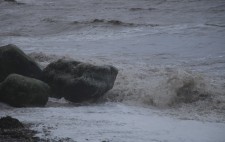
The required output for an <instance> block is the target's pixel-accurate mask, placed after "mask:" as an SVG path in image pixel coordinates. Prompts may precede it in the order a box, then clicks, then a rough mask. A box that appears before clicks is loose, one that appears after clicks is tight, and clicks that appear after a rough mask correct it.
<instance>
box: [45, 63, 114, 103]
mask: <svg viewBox="0 0 225 142" xmlns="http://www.w3.org/2000/svg"><path fill="white" fill-rule="evenodd" d="M117 74H118V70H117V69H116V68H115V67H113V66H110V65H105V66H96V65H92V64H88V63H82V62H78V61H71V60H64V59H60V60H58V61H56V62H53V63H51V64H49V65H48V66H47V67H46V68H45V69H44V70H43V81H44V82H46V83H48V84H49V85H50V86H51V88H52V90H53V96H52V97H56V98H61V97H64V98H65V99H66V100H69V101H72V102H82V101H88V100H95V99H98V98H99V97H101V96H103V95H104V94H105V93H106V92H107V91H108V90H110V89H112V88H113V85H114V82H115V79H116V76H117Z"/></svg>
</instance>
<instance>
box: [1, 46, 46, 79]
mask: <svg viewBox="0 0 225 142" xmlns="http://www.w3.org/2000/svg"><path fill="white" fill-rule="evenodd" d="M12 73H16V74H20V75H23V76H28V77H32V78H36V79H39V78H40V77H41V73H42V70H41V69H40V68H39V66H38V65H37V64H36V63H35V62H34V61H33V60H32V59H31V58H30V57H28V56H27V55H26V54H25V53H24V52H23V51H22V50H20V49H19V48H18V47H17V46H15V45H12V44H9V45H6V46H2V47H0V82H2V81H3V80H4V79H5V78H6V77H7V76H8V75H9V74H12Z"/></svg>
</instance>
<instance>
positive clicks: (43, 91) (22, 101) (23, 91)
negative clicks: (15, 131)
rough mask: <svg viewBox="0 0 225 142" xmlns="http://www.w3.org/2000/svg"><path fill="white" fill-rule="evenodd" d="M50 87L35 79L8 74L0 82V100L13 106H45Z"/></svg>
mask: <svg viewBox="0 0 225 142" xmlns="http://www.w3.org/2000/svg"><path fill="white" fill-rule="evenodd" d="M49 95H50V87H49V86H48V85H47V84H46V83H44V82H42V81H40V80H37V79H33V78H29V77H24V76H21V75H18V74H11V75H9V76H8V77H7V78H6V79H5V80H4V81H3V82H2V83H1V84H0V101H1V102H4V103H7V104H9V105H11V106H14V107H27V106H45V104H46V103H47V101H48V96H49Z"/></svg>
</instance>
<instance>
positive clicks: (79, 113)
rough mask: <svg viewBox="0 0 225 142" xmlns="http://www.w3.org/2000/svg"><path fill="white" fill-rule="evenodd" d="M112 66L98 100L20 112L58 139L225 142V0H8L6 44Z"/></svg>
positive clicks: (2, 18)
mask: <svg viewBox="0 0 225 142" xmlns="http://www.w3.org/2000/svg"><path fill="white" fill-rule="evenodd" d="M7 44H15V45H17V46H18V47H19V48H21V49H22V50H23V51H24V52H25V53H26V54H28V55H29V56H30V57H31V58H33V59H34V60H35V61H36V62H37V63H38V64H39V65H40V67H41V68H42V69H43V68H45V67H46V66H47V65H48V64H49V63H51V62H54V61H56V60H58V59H62V58H63V59H73V60H78V61H82V62H88V63H92V64H95V65H105V64H106V65H113V66H115V67H116V68H118V70H119V73H118V76H117V79H116V81H115V84H114V87H113V89H111V90H110V91H108V92H107V93H106V94H105V95H104V96H103V97H101V98H100V99H99V100H98V101H97V102H95V103H88V102H85V103H80V104H75V103H72V102H69V101H67V100H65V99H63V98H62V99H55V98H49V101H48V103H47V105H46V107H42V108H38V107H34V108H12V107H10V106H7V105H5V104H3V103H1V104H0V117H3V116H6V115H10V116H13V117H15V118H17V119H19V120H20V121H22V122H24V123H27V124H30V125H31V129H33V130H36V131H37V132H38V133H37V134H36V136H38V137H40V138H42V139H44V140H46V141H50V142H55V141H63V142H88V141H90V142H225V135H224V134H225V0H16V2H7V1H4V0H0V46H3V45H7Z"/></svg>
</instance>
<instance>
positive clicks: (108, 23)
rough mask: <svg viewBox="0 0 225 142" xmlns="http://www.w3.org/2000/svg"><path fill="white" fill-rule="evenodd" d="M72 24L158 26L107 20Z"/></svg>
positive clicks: (74, 22)
mask: <svg viewBox="0 0 225 142" xmlns="http://www.w3.org/2000/svg"><path fill="white" fill-rule="evenodd" d="M72 24H107V25H112V26H131V27H132V26H151V27H156V26H159V25H158V24H137V23H127V22H123V21H120V20H106V19H93V20H90V21H83V22H80V21H73V22H72Z"/></svg>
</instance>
